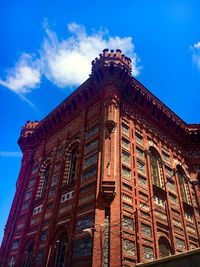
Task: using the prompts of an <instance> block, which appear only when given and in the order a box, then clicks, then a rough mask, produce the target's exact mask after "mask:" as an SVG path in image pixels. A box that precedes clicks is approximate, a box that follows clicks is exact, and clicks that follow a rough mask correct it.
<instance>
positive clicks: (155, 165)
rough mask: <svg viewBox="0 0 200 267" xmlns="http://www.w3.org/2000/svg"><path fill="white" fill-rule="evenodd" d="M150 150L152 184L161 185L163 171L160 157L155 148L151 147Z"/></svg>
mask: <svg viewBox="0 0 200 267" xmlns="http://www.w3.org/2000/svg"><path fill="white" fill-rule="evenodd" d="M149 151H150V168H151V177H152V180H153V184H154V185H156V186H158V187H162V185H163V171H162V163H161V158H160V156H159V154H158V152H157V151H156V149H155V148H153V147H151V148H150V149H149Z"/></svg>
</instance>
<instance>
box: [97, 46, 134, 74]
mask: <svg viewBox="0 0 200 267" xmlns="http://www.w3.org/2000/svg"><path fill="white" fill-rule="evenodd" d="M102 67H110V71H111V72H112V68H113V67H120V69H123V70H125V72H127V73H128V74H129V75H131V72H132V64H131V59H130V58H128V57H127V56H125V55H124V54H122V51H121V50H120V49H116V50H110V51H109V49H104V50H103V53H101V54H99V58H97V57H96V58H95V59H94V60H93V61H92V74H95V72H98V71H99V69H101V68H102Z"/></svg>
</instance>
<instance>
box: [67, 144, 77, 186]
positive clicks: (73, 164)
mask: <svg viewBox="0 0 200 267" xmlns="http://www.w3.org/2000/svg"><path fill="white" fill-rule="evenodd" d="M77 167H78V147H76V148H74V149H73V150H72V153H71V157H70V168H69V179H68V183H71V182H73V181H75V180H76V176H77Z"/></svg>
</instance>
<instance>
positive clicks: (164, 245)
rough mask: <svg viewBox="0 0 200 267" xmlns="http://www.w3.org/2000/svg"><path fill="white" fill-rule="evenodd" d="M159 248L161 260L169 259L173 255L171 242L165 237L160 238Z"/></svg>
mask: <svg viewBox="0 0 200 267" xmlns="http://www.w3.org/2000/svg"><path fill="white" fill-rule="evenodd" d="M158 246H159V256H160V258H163V257H167V256H170V255H171V248H170V244H169V241H168V240H167V238H165V237H163V236H162V237H160V239H159V241H158Z"/></svg>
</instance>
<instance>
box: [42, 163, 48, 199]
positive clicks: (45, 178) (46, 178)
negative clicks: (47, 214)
mask: <svg viewBox="0 0 200 267" xmlns="http://www.w3.org/2000/svg"><path fill="white" fill-rule="evenodd" d="M48 180H49V166H48V167H47V169H46V171H45V173H44V181H43V185H42V188H41V197H44V195H45V192H46V189H47V184H48Z"/></svg>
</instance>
